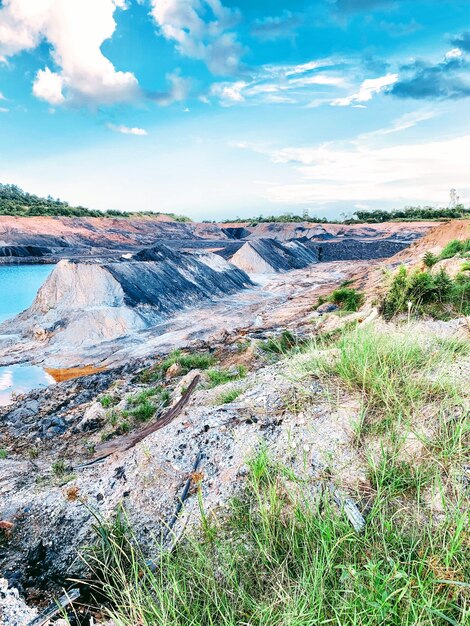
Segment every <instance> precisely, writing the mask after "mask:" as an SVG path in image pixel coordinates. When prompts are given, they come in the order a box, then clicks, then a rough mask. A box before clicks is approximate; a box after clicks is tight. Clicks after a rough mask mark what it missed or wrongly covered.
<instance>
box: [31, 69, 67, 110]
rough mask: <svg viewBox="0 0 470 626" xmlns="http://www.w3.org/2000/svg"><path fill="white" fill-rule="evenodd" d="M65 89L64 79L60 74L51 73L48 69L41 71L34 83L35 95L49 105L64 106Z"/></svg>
mask: <svg viewBox="0 0 470 626" xmlns="http://www.w3.org/2000/svg"><path fill="white" fill-rule="evenodd" d="M63 87H64V79H63V77H62V76H61V75H60V74H57V73H56V72H51V70H50V69H49V68H48V67H46V69H44V70H39V71H38V73H37V74H36V79H35V81H34V83H33V94H34V95H35V96H36V98H39V99H41V100H45V101H46V102H49V104H63V103H64V102H65V97H64V94H63V93H62V89H63Z"/></svg>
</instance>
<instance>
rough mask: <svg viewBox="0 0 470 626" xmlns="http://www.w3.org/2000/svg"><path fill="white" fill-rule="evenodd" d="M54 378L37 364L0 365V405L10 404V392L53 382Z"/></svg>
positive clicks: (21, 391) (43, 385) (35, 387)
mask: <svg viewBox="0 0 470 626" xmlns="http://www.w3.org/2000/svg"><path fill="white" fill-rule="evenodd" d="M54 382H55V381H54V379H53V378H52V376H51V375H50V374H48V373H47V372H45V371H44V370H43V369H42V367H39V366H38V365H29V364H21V365H6V366H4V367H0V406H6V405H7V404H10V402H11V399H12V394H13V393H15V394H20V393H27V392H28V391H31V390H32V389H37V388H39V387H47V386H48V385H52V384H54Z"/></svg>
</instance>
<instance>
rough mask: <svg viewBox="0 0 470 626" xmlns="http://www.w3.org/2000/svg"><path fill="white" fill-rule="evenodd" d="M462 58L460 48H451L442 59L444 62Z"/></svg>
mask: <svg viewBox="0 0 470 626" xmlns="http://www.w3.org/2000/svg"><path fill="white" fill-rule="evenodd" d="M462 56H463V52H462V50H461V49H460V48H453V49H452V50H449V51H448V52H446V54H445V55H444V58H445V60H446V61H449V60H450V59H460V57H462Z"/></svg>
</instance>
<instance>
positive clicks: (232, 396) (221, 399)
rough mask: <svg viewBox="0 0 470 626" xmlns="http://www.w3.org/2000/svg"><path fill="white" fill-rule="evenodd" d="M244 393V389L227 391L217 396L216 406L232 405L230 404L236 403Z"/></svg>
mask: <svg viewBox="0 0 470 626" xmlns="http://www.w3.org/2000/svg"><path fill="white" fill-rule="evenodd" d="M242 393H243V389H231V390H230V391H225V392H224V393H221V394H220V395H219V396H217V400H216V404H230V402H234V401H235V400H236V399H237V398H238V396H240V395H241V394H242Z"/></svg>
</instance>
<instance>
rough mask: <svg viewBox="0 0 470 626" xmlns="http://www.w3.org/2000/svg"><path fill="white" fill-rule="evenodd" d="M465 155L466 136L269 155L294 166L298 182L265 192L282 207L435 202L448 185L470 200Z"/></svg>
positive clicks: (326, 146) (323, 147) (327, 146)
mask: <svg viewBox="0 0 470 626" xmlns="http://www.w3.org/2000/svg"><path fill="white" fill-rule="evenodd" d="M258 151H259V150H258ZM469 151H470V135H466V136H463V137H456V138H454V139H449V140H446V141H434V142H427V143H412V144H399V145H394V146H389V147H382V148H374V147H371V146H370V145H368V144H367V142H364V141H363V140H360V139H359V140H357V141H356V142H354V143H352V144H350V146H349V147H344V146H343V145H336V144H334V143H328V144H323V145H320V146H317V147H302V148H286V149H282V150H275V151H270V152H269V156H270V158H271V160H272V161H273V162H274V163H279V164H290V165H291V166H292V167H293V169H294V172H296V173H297V176H298V177H299V182H296V183H293V184H274V185H271V186H270V187H268V188H267V191H266V193H267V195H268V197H269V199H270V200H271V201H273V202H280V203H287V204H305V203H334V202H351V203H353V202H361V203H364V202H365V203H367V202H372V201H391V202H395V203H396V204H397V206H400V205H402V204H403V203H405V204H410V203H425V202H429V203H437V202H440V201H443V200H445V199H446V198H447V196H448V191H449V189H450V188H452V187H455V188H457V189H459V190H460V191H461V193H462V196H466V197H469V196H470V184H469V181H468V168H467V159H466V155H467V154H468V153H469ZM266 153H268V152H267V151H266Z"/></svg>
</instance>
